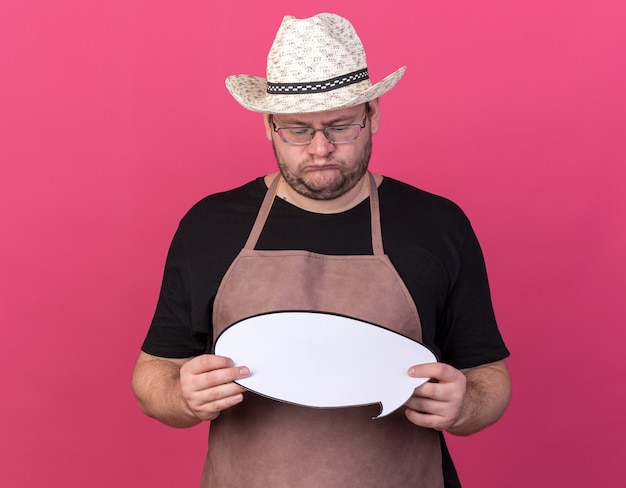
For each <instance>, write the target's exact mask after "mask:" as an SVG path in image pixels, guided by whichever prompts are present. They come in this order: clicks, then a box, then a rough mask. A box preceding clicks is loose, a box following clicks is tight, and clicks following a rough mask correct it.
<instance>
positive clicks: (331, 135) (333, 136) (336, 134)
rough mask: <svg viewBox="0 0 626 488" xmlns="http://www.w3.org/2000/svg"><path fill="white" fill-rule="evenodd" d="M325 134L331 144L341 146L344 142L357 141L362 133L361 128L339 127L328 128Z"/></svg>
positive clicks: (355, 126)
mask: <svg viewBox="0 0 626 488" xmlns="http://www.w3.org/2000/svg"><path fill="white" fill-rule="evenodd" d="M324 132H325V133H326V137H327V138H328V140H329V141H330V142H332V143H333V144H341V143H342V142H352V141H354V140H355V139H357V138H358V137H359V134H360V133H361V126H360V125H342V126H337V127H327V128H326V130H325V131H324Z"/></svg>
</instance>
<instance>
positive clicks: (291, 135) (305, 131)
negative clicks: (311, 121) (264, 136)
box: [278, 127, 315, 144]
mask: <svg viewBox="0 0 626 488" xmlns="http://www.w3.org/2000/svg"><path fill="white" fill-rule="evenodd" d="M313 134H315V132H314V131H313V129H310V128H308V127H302V128H297V129H279V131H278V135H279V136H280V138H281V139H282V140H283V141H285V142H288V143H290V144H308V143H309V142H311V140H312V139H313Z"/></svg>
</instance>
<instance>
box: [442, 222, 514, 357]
mask: <svg viewBox="0 0 626 488" xmlns="http://www.w3.org/2000/svg"><path fill="white" fill-rule="evenodd" d="M438 322H439V323H440V324H442V327H438V329H437V333H438V334H439V335H438V337H437V342H438V343H439V344H440V345H441V349H442V355H443V357H442V360H443V361H444V362H448V363H449V364H452V365H453V366H454V367H456V368H459V369H461V368H470V367H474V366H478V365H481V364H486V363H490V362H494V361H499V360H501V359H504V358H505V357H507V356H508V355H509V351H508V350H507V348H506V346H505V344H504V341H503V340H502V336H501V334H500V331H499V329H498V326H497V322H496V318H495V314H494V311H493V306H492V301H491V293H490V290H489V281H488V278H487V270H486V267H485V261H484V257H483V253H482V250H481V248H480V245H479V243H478V240H477V238H476V235H475V234H474V231H473V230H472V228H471V227H468V229H467V231H466V233H465V239H464V241H463V243H462V247H461V248H460V250H459V266H458V268H457V273H456V276H454V277H453V280H452V282H451V285H450V289H449V293H448V296H447V298H446V303H445V306H444V307H443V309H442V311H441V316H440V317H438Z"/></svg>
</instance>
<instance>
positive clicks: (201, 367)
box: [183, 354, 235, 374]
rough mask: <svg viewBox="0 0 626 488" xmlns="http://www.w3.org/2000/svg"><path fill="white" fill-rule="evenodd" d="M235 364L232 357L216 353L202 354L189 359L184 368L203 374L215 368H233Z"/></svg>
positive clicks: (193, 372) (192, 372) (190, 371)
mask: <svg viewBox="0 0 626 488" xmlns="http://www.w3.org/2000/svg"><path fill="white" fill-rule="evenodd" d="M233 366H235V364H234V363H233V360H232V359H230V358H227V357H224V356H216V355H214V354H202V355H200V356H196V357H195V358H193V359H191V360H189V361H187V362H186V363H185V364H184V365H183V368H185V370H186V371H188V372H189V373H191V374H201V373H207V372H209V371H213V370H215V369H224V368H232V367H233Z"/></svg>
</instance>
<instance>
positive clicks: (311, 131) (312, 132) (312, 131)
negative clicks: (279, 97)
mask: <svg viewBox="0 0 626 488" xmlns="http://www.w3.org/2000/svg"><path fill="white" fill-rule="evenodd" d="M368 115H369V113H367V112H366V113H365V117H363V122H362V123H361V124H344V125H329V126H327V127H323V128H322V129H315V128H314V127H276V123H275V122H274V117H273V116H272V115H270V119H271V121H272V127H273V129H274V132H276V133H277V134H278V137H280V140H281V141H283V142H284V143H285V144H289V145H292V146H308V145H309V144H311V142H313V139H315V134H316V133H317V132H323V133H324V137H326V140H327V141H328V142H330V143H331V144H333V145H336V144H350V143H351V142H354V141H356V140H357V139H358V138H359V137H360V136H361V131H362V130H363V129H365V126H366V125H367V116H368ZM345 127H358V128H359V132H358V133H357V135H356V137H355V138H354V139H350V140H349V141H338V142H333V141H331V140H330V138H329V137H328V132H326V131H327V130H329V129H342V128H345ZM283 130H308V133H309V135H310V137H311V139H310V140H309V141H308V142H291V141H289V140H287V139H285V137H284V136H283V134H282V133H281V131H283Z"/></svg>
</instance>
